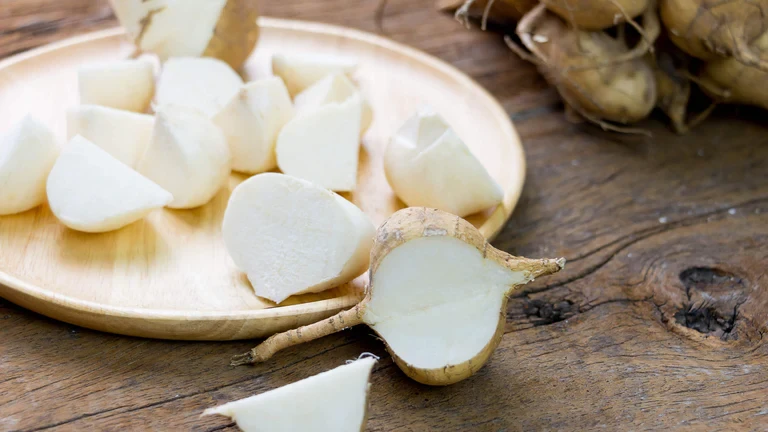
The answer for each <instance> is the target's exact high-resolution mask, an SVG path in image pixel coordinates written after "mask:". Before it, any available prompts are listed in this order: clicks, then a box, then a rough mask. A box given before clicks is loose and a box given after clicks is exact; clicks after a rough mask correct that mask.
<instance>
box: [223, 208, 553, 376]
mask: <svg viewBox="0 0 768 432" xmlns="http://www.w3.org/2000/svg"><path fill="white" fill-rule="evenodd" d="M564 266H565V260H564V259H563V258H559V259H541V260H534V259H528V258H522V257H515V256H512V255H509V254H507V253H506V252H502V251H500V250H498V249H495V248H494V247H493V246H491V245H490V244H488V242H487V241H486V239H485V238H484V237H483V236H482V234H481V233H480V231H479V230H478V229H477V228H475V227H474V226H472V224H470V223H469V222H467V221H465V220H463V219H461V218H460V217H458V216H455V215H452V214H449V213H445V212H442V211H440V210H436V209H427V208H422V207H409V208H406V209H403V210H400V211H398V212H397V213H395V214H394V215H392V216H391V217H390V218H389V219H387V221H385V222H384V223H383V224H382V225H381V226H380V227H379V229H378V231H377V232H376V241H375V243H374V245H373V248H372V249H371V267H370V271H369V276H370V284H369V287H368V289H367V290H366V296H365V298H364V299H363V300H362V301H361V302H360V303H358V304H357V306H355V307H354V308H352V309H350V310H347V311H344V312H340V313H339V314H337V315H335V316H333V317H330V318H327V319H325V320H323V321H319V322H317V323H314V324H310V325H307V326H304V327H300V328H298V329H296V330H290V331H287V332H285V333H280V334H276V335H274V336H272V337H270V338H269V339H267V340H266V341H264V342H263V343H262V344H261V345H259V346H257V347H256V348H254V349H252V350H251V351H250V352H248V353H246V354H242V355H238V356H235V357H234V358H233V359H232V364H233V365H238V364H244V363H255V362H260V361H264V360H266V359H268V358H270V357H271V356H272V355H273V354H274V353H275V352H277V351H279V350H281V349H284V348H287V347H289V346H292V345H296V344H299V343H302V342H308V341H311V340H313V339H317V338H319V337H322V336H325V335H327V334H331V333H334V332H337V331H340V330H343V329H345V328H348V327H351V326H354V325H357V324H367V325H368V326H370V327H371V328H372V329H373V330H375V331H376V333H378V335H379V336H381V339H382V340H383V341H384V343H385V344H386V345H387V349H388V350H389V352H390V353H391V354H392V358H393V359H394V361H395V363H396V364H397V365H398V366H399V367H400V369H402V370H403V372H405V374H406V375H408V376H409V377H411V378H413V379H414V380H416V381H419V382H421V383H424V384H430V385H447V384H452V383H455V382H458V381H461V380H463V379H465V378H467V377H469V376H470V375H472V374H473V373H475V372H477V370H478V369H480V368H481V367H482V366H483V364H485V362H486V361H487V360H488V358H489V357H490V356H491V354H492V353H493V351H494V350H495V349H496V346H497V345H498V344H499V342H500V341H501V337H502V336H503V334H504V323H505V321H506V313H505V311H506V307H507V298H508V296H509V295H511V294H512V293H513V292H515V291H517V290H518V289H519V288H520V287H521V286H522V285H524V284H526V283H528V282H530V281H532V280H534V279H535V278H537V277H539V276H544V275H548V274H551V273H555V272H558V271H560V270H561V269H562V268H563V267H564Z"/></svg>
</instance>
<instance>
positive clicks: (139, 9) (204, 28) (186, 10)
mask: <svg viewBox="0 0 768 432" xmlns="http://www.w3.org/2000/svg"><path fill="white" fill-rule="evenodd" d="M110 3H111V4H112V9H113V10H114V11H115V15H117V18H118V20H120V23H121V24H122V25H123V27H125V29H126V31H127V33H128V35H129V36H130V37H131V38H133V40H134V42H135V43H136V45H138V47H139V48H140V49H141V50H142V51H150V52H153V53H155V54H157V55H158V56H159V57H160V59H161V60H166V59H168V58H170V57H214V58H218V59H221V60H223V61H225V62H227V63H228V64H229V65H230V66H232V67H233V68H239V67H240V66H241V65H242V64H243V62H244V61H245V60H246V59H247V58H248V56H249V55H250V53H251V51H253V47H254V45H255V44H256V40H257V39H258V35H259V31H258V30H259V29H258V26H257V23H256V18H257V16H258V15H257V12H256V2H255V1H253V0H110Z"/></svg>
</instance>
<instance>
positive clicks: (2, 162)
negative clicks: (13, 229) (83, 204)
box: [0, 115, 59, 215]
mask: <svg viewBox="0 0 768 432" xmlns="http://www.w3.org/2000/svg"><path fill="white" fill-rule="evenodd" d="M58 154H59V148H58V146H57V145H56V141H55V139H54V137H53V134H52V133H51V131H50V130H49V129H48V127H47V126H46V125H44V124H43V123H40V122H39V121H38V120H36V119H35V118H34V117H32V116H30V115H27V116H25V117H24V118H23V119H22V120H21V121H20V122H18V123H16V124H15V125H14V126H13V127H12V128H11V129H10V130H9V131H8V132H7V133H6V134H5V135H3V136H2V137H0V215H7V214H14V213H21V212H23V211H27V210H29V209H31V208H34V207H37V206H38V205H40V204H42V203H43V202H45V181H46V179H47V178H48V173H49V172H50V171H51V168H52V167H53V164H54V162H56V157H57V156H58Z"/></svg>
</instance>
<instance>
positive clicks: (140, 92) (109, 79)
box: [77, 59, 155, 112]
mask: <svg viewBox="0 0 768 432" xmlns="http://www.w3.org/2000/svg"><path fill="white" fill-rule="evenodd" d="M77 83H78V89H79V91H80V103H81V104H93V105H101V106H106V107H110V108H116V109H121V110H126V111H134V112H144V111H146V109H147V108H149V103H150V102H151V101H152V97H153V96H154V94H155V72H154V65H153V64H152V62H151V61H149V60H148V59H137V60H121V61H114V62H110V63H102V64H93V65H88V66H83V67H81V68H80V69H79V70H78V71H77Z"/></svg>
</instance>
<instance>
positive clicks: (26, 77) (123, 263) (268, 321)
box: [0, 18, 525, 340]
mask: <svg viewBox="0 0 768 432" xmlns="http://www.w3.org/2000/svg"><path fill="white" fill-rule="evenodd" d="M259 22H260V24H261V28H262V32H261V36H260V40H259V44H258V46H257V49H256V51H255V53H254V55H253V56H252V57H251V59H250V60H249V62H248V63H247V65H246V66H245V68H244V70H243V75H244V77H245V78H246V79H254V78H258V77H263V76H267V75H270V71H269V70H270V66H269V59H270V58H271V54H272V53H273V52H278V51H279V52H311V53H329V54H337V55H345V56H351V57H355V58H357V59H359V61H360V67H359V68H358V70H357V72H356V73H355V77H354V78H355V80H356V81H357V82H358V84H359V85H360V87H361V89H362V91H363V93H364V95H365V96H366V97H367V98H368V100H369V101H370V103H371V106H372V107H373V112H374V123H373V125H372V127H371V128H370V130H369V131H368V133H367V135H366V136H365V138H364V140H363V149H362V151H361V160H360V179H359V185H358V189H357V190H356V191H355V192H354V193H352V194H346V197H347V198H348V199H350V200H352V201H353V202H354V203H355V204H357V205H358V206H359V207H360V208H362V209H363V210H364V211H365V212H366V213H367V214H368V215H369V216H370V217H371V218H372V220H373V222H374V224H376V225H379V224H380V223H381V222H382V221H383V220H384V219H386V218H387V217H388V216H389V215H390V214H392V213H393V212H394V211H396V210H398V209H400V208H402V206H403V204H402V202H400V201H398V200H397V198H396V197H395V196H394V194H393V193H392V191H391V189H390V188H389V185H388V184H387V181H386V179H385V177H384V172H383V166H382V151H383V148H384V146H385V144H386V143H387V140H388V138H389V137H390V136H391V135H392V133H393V132H394V131H396V130H397V128H398V127H399V126H400V124H401V123H402V122H403V121H404V120H405V119H406V118H408V117H409V116H410V115H411V114H412V113H413V112H414V111H415V110H416V108H417V107H418V106H419V105H421V104H429V105H431V106H432V107H434V108H435V109H436V110H437V111H438V112H439V113H441V114H442V115H443V116H444V117H445V118H446V119H447V121H448V122H449V123H450V124H451V125H452V126H453V127H454V128H455V130H456V131H457V132H458V134H459V135H460V136H461V137H462V138H463V139H464V140H465V141H466V143H467V145H468V146H469V147H470V148H471V149H472V151H473V153H474V154H475V155H476V156H477V157H478V158H479V159H480V161H481V162H482V163H483V164H484V165H485V166H486V167H487V169H488V170H489V172H490V173H491V175H492V176H493V177H494V178H495V179H496V180H497V181H498V182H499V183H500V184H501V185H502V187H503V189H504V191H505V195H504V202H503V203H502V204H501V205H500V206H498V207H497V208H495V209H491V210H489V211H487V212H485V213H483V214H478V215H474V216H472V217H470V218H468V219H469V220H470V221H471V222H472V223H473V224H475V226H477V227H478V228H480V230H481V231H482V232H483V234H484V235H485V236H486V237H488V238H492V237H493V236H495V235H496V233H498V231H499V230H500V229H501V228H502V226H503V225H504V223H505V222H506V221H507V219H508V218H509V215H510V214H511V213H512V210H513V208H514V206H515V204H516V203H517V201H518V198H519V196H520V192H521V189H522V186H523V179H524V177H525V160H524V155H523V149H522V146H521V145H520V139H519V138H518V135H517V133H516V132H515V129H514V127H513V126H512V123H511V121H510V119H509V117H508V116H507V114H506V113H505V112H504V110H503V109H502V107H501V106H500V105H499V104H498V103H497V102H496V100H495V99H494V98H493V97H492V96H491V95H489V94H488V93H487V92H486V91H485V90H483V89H482V88H481V87H480V86H479V85H478V84H477V83H475V82H474V81H472V80H471V79H470V78H469V77H467V76H466V75H464V74H462V73H461V72H459V71H458V70H457V69H455V68H453V67H451V66H449V65H447V64H445V63H443V62H441V61H439V60H437V59H435V58H433V57H431V56H429V55H426V54H424V53H422V52H419V51H416V50H414V49H412V48H408V47H406V46H403V45H400V44H398V43H395V42H392V41H390V40H388V39H386V38H382V37H379V36H375V35H372V34H368V33H364V32H360V31H356V30H351V29H346V28H341V27H335V26H331V25H324V24H316V23H309V22H300V21H288V20H280V19H273V18H261V19H260V21H259ZM132 52H133V45H132V44H131V43H130V42H128V41H127V40H126V39H125V37H124V33H123V31H122V29H113V30H107V31H102V32H97V33H91V34H87V35H84V36H81V37H76V38H73V39H69V40H66V41H63V42H59V43H55V44H52V45H48V46H45V47H42V48H39V49H35V50H32V51H29V52H26V53H23V54H20V55H17V56H15V57H11V58H8V59H6V60H3V61H2V62H0V131H4V130H7V129H8V128H9V127H10V126H11V125H12V124H13V123H14V122H16V121H18V120H19V119H20V118H21V117H23V116H24V115H25V114H26V113H32V114H33V115H34V116H36V117H37V118H38V119H40V120H42V121H44V122H46V123H47V124H48V125H49V126H51V128H52V129H53V130H54V132H55V133H56V135H57V137H58V139H59V140H60V142H61V143H64V138H65V127H66V126H65V123H66V122H65V109H66V108H67V107H70V106H73V105H76V104H77V103H78V96H77V79H76V71H77V68H78V67H79V66H80V65H83V64H86V63H89V62H99V61H108V60H113V59H120V58H126V57H128V56H129V55H131V53H132ZM243 179H244V177H242V176H239V175H234V174H233V176H232V179H231V181H230V187H229V188H228V189H226V190H223V191H222V192H221V193H219V194H218V195H217V196H216V197H215V198H214V200H213V201H212V202H211V203H209V204H207V205H205V206H203V207H201V208H199V209H194V210H167V209H166V210H162V211H156V212H154V213H153V214H151V215H150V216H149V217H148V218H147V219H145V220H143V221H140V222H137V223H134V224H132V225H130V226H128V227H125V228H123V229H121V230H118V231H114V232H110V233H104V234H85V233H80V232H76V231H72V230H69V229H67V228H65V227H64V226H63V225H61V224H60V223H59V222H58V221H57V220H56V219H55V218H54V217H53V215H52V214H51V212H50V210H49V209H48V207H47V206H45V205H43V206H41V207H38V208H37V209H34V210H30V211H28V212H25V213H22V214H18V215H13V216H0V296H2V297H4V298H6V299H8V300H10V301H12V302H14V303H16V304H19V305H21V306H23V307H26V308H28V309H31V310H33V311H36V312H39V313H41V314H44V315H47V316H49V317H52V318H55V319H59V320H62V321H66V322H69V323H72V324H76V325H80V326H84V327H88V328H92V329H97V330H103V331H108V332H113V333H120V334H126V335H133V336H143V337H153V338H166V339H191V340H228V339H245V338H254V337H262V336H266V335H269V334H272V333H275V332H278V331H282V330H285V329H288V328H293V327H296V326H299V325H303V324H307V323H310V322H313V321H317V320H319V319H322V318H325V317H327V316H330V315H332V314H334V313H336V312H338V311H339V310H341V309H345V308H348V307H350V306H351V305H353V304H355V303H357V301H358V300H359V299H360V297H361V295H362V289H363V287H364V286H365V283H366V276H365V275H364V276H361V277H359V278H358V279H356V280H355V281H354V282H353V283H351V284H349V285H347V286H344V287H339V288H336V289H333V290H330V291H326V292H324V293H319V294H311V295H302V296H296V297H292V298H290V299H289V300H287V301H286V302H284V303H283V304H282V305H281V306H279V307H278V306H276V305H275V304H273V303H271V302H269V301H267V300H264V299H260V298H258V297H256V296H255V295H254V293H253V290H252V289H251V286H250V285H249V283H248V281H247V279H246V278H245V276H244V275H243V274H242V273H241V272H239V271H238V270H237V268H235V266H234V264H233V262H232V261H231V259H230V258H229V256H228V254H227V252H226V250H225V249H224V246H223V243H222V241H221V236H220V226H221V219H222V216H223V213H224V209H225V206H226V204H227V200H228V198H229V193H230V191H231V190H232V188H233V187H234V186H236V185H237V184H238V183H239V182H240V181H242V180H243Z"/></svg>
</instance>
